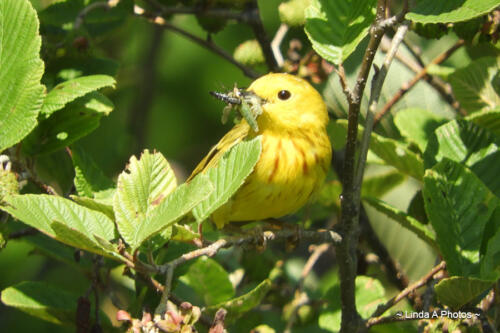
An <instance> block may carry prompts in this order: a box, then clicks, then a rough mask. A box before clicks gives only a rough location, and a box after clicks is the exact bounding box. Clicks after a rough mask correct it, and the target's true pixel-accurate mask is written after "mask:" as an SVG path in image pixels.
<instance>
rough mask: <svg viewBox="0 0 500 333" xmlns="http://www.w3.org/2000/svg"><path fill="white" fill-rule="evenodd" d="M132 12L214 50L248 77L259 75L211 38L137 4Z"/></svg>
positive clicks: (253, 77)
mask: <svg viewBox="0 0 500 333" xmlns="http://www.w3.org/2000/svg"><path fill="white" fill-rule="evenodd" d="M134 14H135V15H136V16H139V17H142V18H145V19H146V20H148V21H149V22H151V23H153V24H156V25H158V26H160V27H162V28H164V29H167V30H170V31H173V32H175V33H177V34H179V35H181V36H183V37H186V38H187V39H190V40H191V41H193V42H195V43H197V44H199V45H200V46H203V47H204V48H206V49H208V50H210V51H212V52H214V53H215V54H217V55H219V56H220V57H222V58H224V59H225V60H227V61H228V62H230V63H231V64H233V65H235V66H236V67H238V68H239V69H240V70H241V71H242V72H243V74H245V75H246V76H248V77H249V78H252V79H255V78H257V77H259V76H260V75H259V74H257V73H256V72H255V71H254V70H253V69H251V68H249V67H247V66H245V65H243V64H242V63H240V62H238V61H236V60H235V59H234V58H233V56H232V55H230V54H229V53H227V52H226V51H224V50H223V49H221V48H220V47H218V46H217V45H215V44H214V43H213V42H212V41H211V40H204V39H202V38H200V37H198V36H196V35H193V34H192V33H190V32H188V31H186V30H184V29H181V28H179V27H177V26H175V25H173V24H171V23H170V22H168V21H166V20H165V19H164V18H163V17H161V16H157V15H154V14H152V13H150V12H147V11H145V10H144V9H143V8H141V7H139V6H137V5H136V6H135V7H134Z"/></svg>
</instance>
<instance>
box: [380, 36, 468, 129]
mask: <svg viewBox="0 0 500 333" xmlns="http://www.w3.org/2000/svg"><path fill="white" fill-rule="evenodd" d="M464 44H465V41H464V40H462V39H460V40H459V41H458V42H456V43H455V44H454V45H453V46H452V47H450V48H449V49H448V50H446V51H445V52H443V53H441V54H440V55H438V56H437V57H436V58H434V59H433V60H432V61H431V62H430V63H429V64H428V65H427V66H425V67H424V68H423V69H422V70H421V71H420V72H418V73H417V75H415V76H414V77H413V79H411V80H410V81H408V82H407V83H405V84H403V85H402V87H401V89H399V91H398V92H397V93H396V94H394V96H393V97H392V98H391V100H390V101H389V102H387V103H386V104H385V105H384V107H383V108H382V109H381V110H380V111H379V112H378V113H377V114H376V115H375V120H374V126H376V125H377V123H378V122H379V121H380V119H381V118H382V117H383V116H385V115H386V114H387V112H389V111H390V110H391V108H392V107H393V106H394V104H396V103H397V102H398V101H399V100H400V99H401V97H403V96H404V95H405V94H406V93H407V92H408V91H409V90H410V89H411V88H413V86H415V84H417V82H418V81H420V79H422V78H423V77H424V76H426V75H427V71H428V70H429V68H430V66H432V65H438V64H440V63H442V62H443V61H445V60H446V59H448V58H449V57H450V56H451V55H452V54H453V53H455V51H456V50H458V49H459V48H460V47H462V46H463V45H464Z"/></svg>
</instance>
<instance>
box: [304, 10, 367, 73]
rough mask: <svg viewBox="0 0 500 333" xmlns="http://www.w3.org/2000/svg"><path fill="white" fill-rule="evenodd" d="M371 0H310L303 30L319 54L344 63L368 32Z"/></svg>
mask: <svg viewBox="0 0 500 333" xmlns="http://www.w3.org/2000/svg"><path fill="white" fill-rule="evenodd" d="M375 5H376V1H375V0H338V1H328V0H312V2H311V5H310V6H309V7H308V8H307V9H306V26H305V31H306V33H307V36H308V37H309V39H310V40H311V42H312V46H313V48H314V50H315V51H316V52H318V54H319V55H321V56H322V57H323V58H325V59H326V60H329V61H331V62H333V63H334V64H337V65H338V64H340V63H342V62H344V60H345V59H347V57H349V55H350V54H351V53H352V52H353V51H354V50H355V49H356V47H357V46H358V44H359V43H360V41H361V40H362V39H363V38H364V37H365V36H366V35H367V34H368V29H369V27H370V25H371V24H372V22H373V20H374V18H375Z"/></svg>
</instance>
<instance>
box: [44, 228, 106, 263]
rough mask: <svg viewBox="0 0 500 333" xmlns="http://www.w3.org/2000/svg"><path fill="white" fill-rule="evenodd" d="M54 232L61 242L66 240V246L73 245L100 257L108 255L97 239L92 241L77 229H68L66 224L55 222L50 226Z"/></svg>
mask: <svg viewBox="0 0 500 333" xmlns="http://www.w3.org/2000/svg"><path fill="white" fill-rule="evenodd" d="M50 227H51V228H52V230H54V233H55V235H56V236H55V238H56V239H59V240H64V242H65V243H66V244H71V246H74V247H76V248H78V249H82V250H85V251H89V252H92V253H98V254H100V255H106V256H107V255H108V253H107V252H106V251H103V248H102V246H101V244H100V243H99V242H97V241H96V240H95V239H91V238H90V237H89V236H87V235H86V234H84V233H82V232H80V231H78V230H76V229H75V228H71V227H68V226H67V225H66V224H64V223H61V222H58V221H54V222H52V224H51V225H50Z"/></svg>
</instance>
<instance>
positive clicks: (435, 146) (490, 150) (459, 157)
mask: <svg viewBox="0 0 500 333" xmlns="http://www.w3.org/2000/svg"><path fill="white" fill-rule="evenodd" d="M435 134H436V135H435V137H432V138H431V140H430V141H429V145H428V146H427V150H426V151H425V154H424V158H425V165H426V167H427V168H430V167H431V166H432V165H434V163H435V162H436V161H440V160H442V159H443V158H448V159H450V160H453V161H455V162H459V163H462V164H464V165H466V166H468V167H469V168H470V169H471V170H472V171H473V172H474V173H475V174H476V176H477V177H479V179H481V180H482V181H483V183H484V184H486V186H487V187H488V188H489V189H490V190H491V191H493V193H495V194H496V195H497V196H500V178H499V177H498V174H497V170H496V169H495V168H492V167H491V166H492V165H500V151H499V149H498V146H497V144H496V143H495V142H496V141H498V140H497V138H496V137H495V136H494V135H493V134H491V133H490V132H489V131H488V130H486V129H484V128H482V127H480V126H479V125H476V124H475V123H474V122H471V121H466V120H463V119H457V120H453V121H450V122H448V123H446V124H444V125H442V126H440V127H439V128H438V129H437V130H436V132H435Z"/></svg>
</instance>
